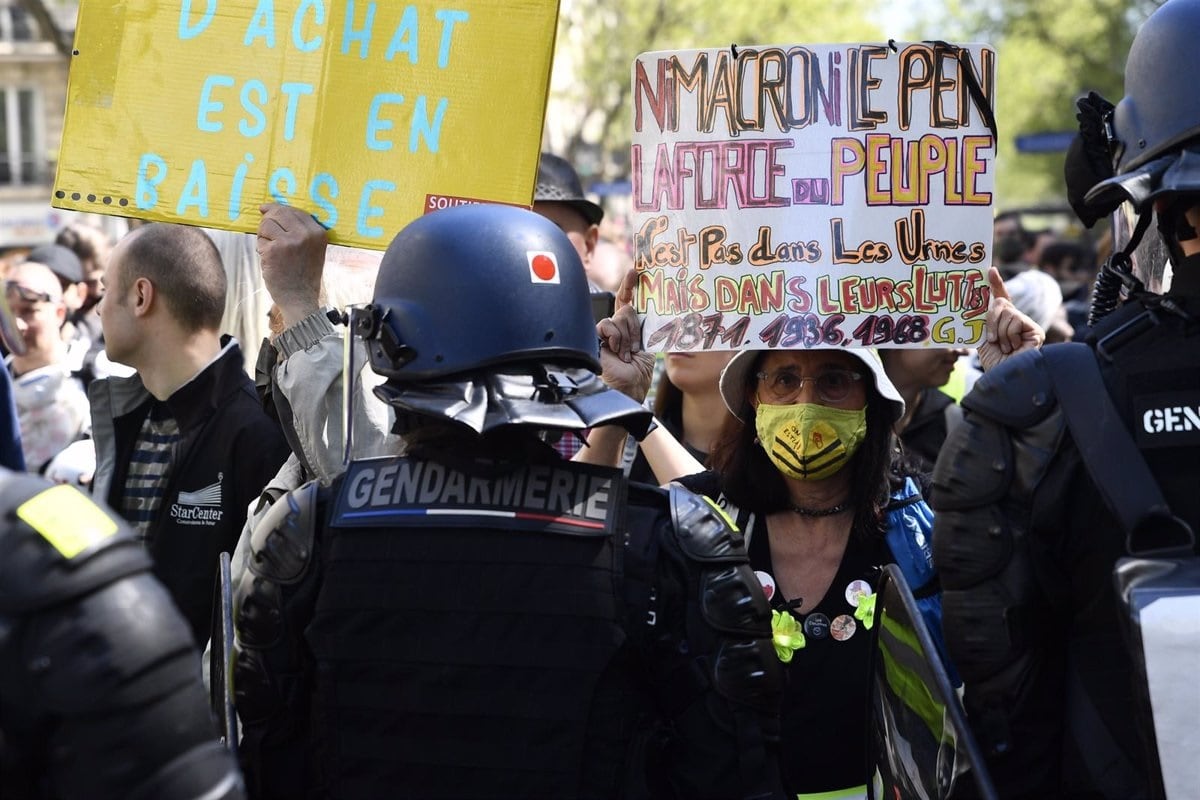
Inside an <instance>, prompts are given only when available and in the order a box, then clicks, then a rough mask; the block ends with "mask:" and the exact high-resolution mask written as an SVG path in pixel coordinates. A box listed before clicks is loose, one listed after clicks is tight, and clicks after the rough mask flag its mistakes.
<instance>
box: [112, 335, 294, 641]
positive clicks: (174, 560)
mask: <svg viewBox="0 0 1200 800" xmlns="http://www.w3.org/2000/svg"><path fill="white" fill-rule="evenodd" d="M222 343H223V344H224V349H223V350H222V352H221V354H220V355H219V356H218V357H217V359H216V360H215V361H213V363H212V364H210V365H208V366H207V367H206V368H205V369H204V370H203V371H201V372H200V374H198V375H197V376H196V377H194V378H193V379H192V380H191V381H189V382H188V383H186V384H184V385H183V386H182V387H180V388H179V389H178V390H176V392H175V393H174V394H173V395H171V396H170V397H169V398H167V401H166V402H167V406H168V407H169V408H170V410H171V414H172V415H173V416H174V418H175V420H176V421H177V422H178V423H179V432H180V434H181V436H182V440H181V441H180V444H179V447H178V449H177V450H176V453H175V457H174V459H173V460H172V463H171V467H170V473H169V475H168V476H167V485H166V491H165V492H164V494H163V499H162V505H161V506H160V507H159V510H158V516H157V517H156V518H155V520H154V522H153V523H151V526H150V529H149V531H148V532H147V536H146V544H147V546H148V547H149V550H150V554H151V555H152V556H153V557H154V571H155V573H156V574H157V575H158V577H159V579H160V580H161V581H162V582H163V583H164V584H165V585H166V587H167V589H169V590H170V592H171V595H172V597H174V598H175V602H176V603H177V604H178V605H179V608H180V610H182V611H183V615H184V617H186V618H187V621H188V623H189V624H190V625H191V627H192V632H193V633H194V634H195V636H196V641H197V643H198V644H199V645H200V646H201V647H203V645H204V643H205V642H206V641H207V640H208V636H209V627H210V625H211V619H210V617H211V608H212V597H213V583H214V580H215V576H216V566H217V558H218V556H219V555H220V553H222V552H230V553H232V552H233V548H234V546H235V545H236V544H237V540H238V536H239V535H240V534H241V530H242V526H243V525H245V523H246V510H247V507H248V506H249V504H250V503H251V501H253V500H254V499H255V498H257V497H258V495H259V492H260V491H261V490H262V488H263V486H265V485H266V483H267V481H269V480H270V479H271V476H272V475H274V474H275V473H276V472H277V471H278V469H279V467H280V466H281V465H282V464H283V462H284V460H285V459H286V458H287V456H288V453H289V450H288V445H287V441H286V440H285V439H284V437H283V433H282V432H281V431H280V429H279V426H278V424H276V423H275V422H274V421H273V420H272V419H271V418H270V417H268V416H267V415H266V413H265V412H264V411H263V410H262V407H261V405H260V404H259V402H258V397H257V395H256V394H255V391H254V383H253V382H252V381H251V380H250V378H249V377H248V376H247V375H246V373H245V372H244V371H243V369H242V353H241V349H240V348H239V347H238V345H237V342H235V341H233V340H232V339H230V338H228V337H226V338H225V339H223V340H222ZM88 396H89V399H90V400H91V403H92V426H93V435H94V438H95V440H96V479H95V482H94V484H93V492H94V493H96V494H97V495H99V496H102V497H103V498H104V500H105V501H106V502H107V503H108V504H109V505H110V506H111V507H112V508H120V507H121V494H122V487H123V486H124V485H125V476H126V475H127V473H128V469H129V459H130V456H131V454H132V452H133V447H134V443H135V441H136V439H137V435H138V431H139V430H141V427H142V423H143V421H145V419H146V415H147V414H148V413H149V411H150V406H151V403H152V400H153V398H152V397H151V396H150V394H149V393H148V392H147V391H146V389H145V387H144V386H143V385H142V382H141V379H140V378H138V377H137V376H136V375H135V376H133V377H131V378H105V379H99V380H96V381H94V382H93V383H92V385H91V386H90V387H89V392H88Z"/></svg>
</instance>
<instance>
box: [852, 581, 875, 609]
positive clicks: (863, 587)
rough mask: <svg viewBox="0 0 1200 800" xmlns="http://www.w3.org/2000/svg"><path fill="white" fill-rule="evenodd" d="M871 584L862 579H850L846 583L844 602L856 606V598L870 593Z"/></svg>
mask: <svg viewBox="0 0 1200 800" xmlns="http://www.w3.org/2000/svg"><path fill="white" fill-rule="evenodd" d="M871 591H872V590H871V584H869V583H867V582H866V581H864V580H857V581H850V583H848V584H847V585H846V602H847V603H849V604H850V605H852V606H854V607H855V608H858V599H859V598H860V597H864V596H865V595H868V594H870V593H871Z"/></svg>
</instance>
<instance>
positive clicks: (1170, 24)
mask: <svg viewBox="0 0 1200 800" xmlns="http://www.w3.org/2000/svg"><path fill="white" fill-rule="evenodd" d="M1197 41H1200V0H1169V2H1167V3H1166V4H1164V5H1163V6H1161V7H1160V8H1159V9H1158V10H1156V11H1155V12H1154V13H1153V14H1152V15H1151V16H1150V18H1149V19H1147V20H1146V22H1145V23H1144V24H1143V25H1142V27H1141V28H1139V29H1138V32H1137V35H1136V36H1135V37H1134V40H1133V45H1132V46H1131V47H1130V50H1129V56H1128V59H1127V60H1126V67H1125V96H1124V97H1123V98H1122V99H1121V101H1120V102H1119V103H1117V105H1116V107H1115V108H1114V107H1113V106H1111V105H1108V104H1107V103H1105V102H1104V101H1103V99H1102V98H1099V97H1098V96H1096V95H1092V96H1091V97H1089V98H1088V99H1087V100H1084V101H1081V102H1080V104H1079V108H1080V111H1081V114H1080V117H1079V119H1080V134H1081V137H1080V142H1079V144H1080V145H1081V146H1079V147H1077V148H1075V149H1073V153H1074V154H1077V155H1078V156H1079V157H1078V158H1073V155H1072V154H1068V164H1067V178H1068V193H1069V194H1073V192H1072V191H1071V190H1072V186H1071V179H1072V163H1073V162H1074V163H1075V166H1076V170H1075V174H1076V175H1078V174H1080V173H1087V172H1089V171H1090V172H1091V173H1093V174H1095V175H1096V177H1098V178H1105V179H1104V180H1098V181H1097V182H1096V183H1095V184H1094V185H1093V186H1092V187H1091V188H1090V190H1087V191H1086V193H1083V192H1079V193H1078V194H1083V197H1084V199H1083V202H1082V203H1081V204H1076V203H1075V201H1074V199H1073V200H1072V204H1073V205H1075V206H1076V210H1077V211H1080V215H1081V218H1082V219H1084V221H1085V223H1087V222H1088V219H1089V217H1090V218H1092V219H1095V218H1098V217H1101V216H1105V215H1108V214H1110V213H1114V212H1115V214H1114V217H1113V231H1114V251H1115V252H1114V255H1113V257H1112V258H1111V259H1110V260H1109V262H1108V263H1106V264H1105V265H1104V267H1103V269H1102V270H1101V272H1100V275H1099V277H1098V279H1097V284H1096V290H1095V292H1094V293H1093V294H1094V297H1093V308H1092V321H1093V322H1094V321H1096V320H1098V319H1100V318H1101V317H1103V316H1104V315H1105V314H1107V313H1108V312H1109V311H1111V310H1112V309H1113V308H1115V307H1116V305H1117V303H1118V294H1119V293H1120V292H1121V291H1124V292H1125V293H1126V294H1136V293H1140V292H1142V291H1144V290H1145V288H1146V286H1147V285H1149V286H1150V287H1151V288H1152V289H1153V288H1156V286H1155V285H1156V284H1157V283H1158V282H1159V281H1160V280H1161V276H1162V273H1163V270H1164V268H1165V261H1166V260H1165V258H1164V257H1163V255H1164V254H1163V249H1164V248H1165V250H1166V253H1167V254H1169V255H1170V261H1171V262H1172V263H1174V264H1178V263H1179V262H1180V261H1181V260H1182V250H1181V249H1180V247H1179V242H1181V241H1185V240H1188V239H1193V238H1195V237H1196V235H1197V234H1196V231H1195V230H1194V229H1193V228H1192V226H1191V225H1190V224H1189V223H1188V221H1187V218H1186V216H1185V212H1186V211H1187V210H1188V209H1189V208H1190V207H1192V206H1194V205H1196V204H1197V203H1200V93H1197V92H1196V91H1195V87H1194V83H1195V76H1196V75H1197V74H1200V49H1198V48H1197V47H1196V42H1197ZM1089 123H1090V124H1089ZM1100 130H1103V131H1104V134H1105V135H1106V136H1105V138H1106V139H1107V142H1106V148H1107V153H1108V155H1109V156H1110V157H1111V164H1112V167H1111V170H1107V173H1108V175H1107V176H1105V175H1104V174H1103V172H1104V171H1105V170H1103V169H1101V168H1100V167H1099V166H1098V165H1097V163H1096V162H1097V161H1098V159H1097V158H1095V157H1094V156H1093V157H1091V158H1090V159H1086V161H1088V162H1089V163H1090V164H1091V166H1092V167H1093V169H1091V170H1088V169H1079V168H1078V167H1079V165H1080V164H1082V163H1083V162H1084V161H1085V159H1084V158H1083V156H1082V154H1084V153H1096V152H1097V151H1098V150H1099V149H1100V148H1098V147H1097V146H1096V145H1097V142H1096V141H1095V140H1096V139H1097V138H1098V137H1097V135H1096V134H1097V133H1098V132H1099V131H1100ZM1122 204H1124V207H1123V208H1122ZM1081 209H1082V210H1081ZM1155 218H1156V219H1157V222H1158V229H1159V232H1160V234H1161V235H1162V242H1161V243H1159V242H1154V241H1148V242H1143V235H1144V234H1145V232H1146V230H1147V229H1148V227H1149V224H1150V222H1151V220H1152V219H1155ZM1089 224H1090V223H1089Z"/></svg>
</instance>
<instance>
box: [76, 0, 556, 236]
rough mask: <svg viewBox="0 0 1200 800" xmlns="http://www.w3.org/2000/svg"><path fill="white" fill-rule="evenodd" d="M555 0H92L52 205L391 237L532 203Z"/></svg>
mask: <svg viewBox="0 0 1200 800" xmlns="http://www.w3.org/2000/svg"><path fill="white" fill-rule="evenodd" d="M557 17H558V0H506V2H503V3H500V2H495V0H442V2H421V1H420V0H418V2H411V3H402V2H383V0H380V1H379V2H373V1H369V0H173V1H171V0H83V2H81V3H80V9H79V18H78V23H77V27H76V34H75V55H74V57H73V60H72V63H71V72H70V82H69V87H68V100H67V110H66V121H65V129H64V132H63V142H62V148H61V151H60V155H59V163H58V174H57V176H56V179H55V185H54V198H53V200H52V203H53V205H55V206H58V207H60V208H70V209H75V210H79V211H92V212H102V213H110V214H118V215H122V216H133V217H140V218H142V219H147V220H161V221H168V222H184V223H189V224H196V225H203V226H205V227H213V228H226V229H230V230H238V231H253V230H255V228H256V227H257V225H258V220H259V213H258V208H259V205H260V204H262V203H264V202H270V201H273V200H274V201H278V202H286V203H289V204H291V205H294V206H296V207H299V208H304V209H305V210H307V211H310V212H311V213H313V214H314V216H316V218H317V220H318V221H319V222H320V223H321V224H322V225H324V226H325V227H327V228H328V229H329V231H330V239H331V240H332V241H334V242H338V243H341V244H347V245H353V246H358V247H371V248H376V249H382V248H385V247H386V246H387V245H388V243H389V242H390V241H391V238H392V236H393V235H394V234H395V233H396V231H398V230H399V229H400V228H401V227H403V226H404V224H406V223H407V222H409V221H411V220H412V219H415V218H416V217H418V216H420V215H421V214H422V213H425V212H427V211H431V210H436V209H437V208H442V207H446V206H448V205H457V204H460V203H463V202H478V201H486V202H501V203H512V204H518V205H529V204H530V202H531V199H532V196H533V184H534V179H535V175H536V173H537V162H538V155H539V151H540V142H541V135H542V119H543V116H544V114H545V107H546V92H547V89H548V85H549V76H550V64H551V59H552V56H553V51H554V36H555V28H556V22H557Z"/></svg>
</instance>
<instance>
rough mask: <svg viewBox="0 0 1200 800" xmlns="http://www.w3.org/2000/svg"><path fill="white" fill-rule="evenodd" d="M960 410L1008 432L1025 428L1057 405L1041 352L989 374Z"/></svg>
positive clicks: (1023, 355) (1021, 356)
mask: <svg viewBox="0 0 1200 800" xmlns="http://www.w3.org/2000/svg"><path fill="white" fill-rule="evenodd" d="M962 405H963V408H966V409H968V410H970V411H975V412H977V413H979V414H983V415H984V416H987V417H990V418H992V419H994V420H996V421H998V422H1000V423H1002V424H1004V425H1007V426H1008V427H1010V428H1028V427H1029V426H1031V425H1035V424H1036V423H1038V422H1040V421H1041V420H1043V419H1045V417H1046V415H1048V414H1049V413H1050V412H1051V411H1053V410H1054V408H1055V406H1056V405H1058V402H1057V400H1056V399H1055V396H1054V386H1053V385H1052V384H1051V382H1050V374H1049V372H1047V370H1046V361H1045V359H1044V358H1043V357H1042V351H1041V350H1032V351H1029V352H1026V353H1021V354H1019V355H1017V356H1014V357H1013V358H1010V359H1008V360H1007V361H1005V362H1004V363H1002V364H1000V365H998V366H997V367H995V368H994V369H991V370H988V371H987V372H986V373H984V375H983V377H982V378H980V379H979V380H978V381H977V382H976V383H975V388H974V389H972V390H971V393H970V394H968V395H967V396H966V397H964V398H963V401H962Z"/></svg>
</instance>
